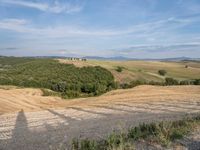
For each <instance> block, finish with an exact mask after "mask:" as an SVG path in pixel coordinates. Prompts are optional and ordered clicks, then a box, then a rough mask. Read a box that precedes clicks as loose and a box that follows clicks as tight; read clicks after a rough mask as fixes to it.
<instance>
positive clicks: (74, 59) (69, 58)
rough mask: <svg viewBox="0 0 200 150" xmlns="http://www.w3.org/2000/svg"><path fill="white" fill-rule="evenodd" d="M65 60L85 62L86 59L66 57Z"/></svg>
mask: <svg viewBox="0 0 200 150" xmlns="http://www.w3.org/2000/svg"><path fill="white" fill-rule="evenodd" d="M67 59H68V60H72V61H87V59H86V58H77V57H68V58H67Z"/></svg>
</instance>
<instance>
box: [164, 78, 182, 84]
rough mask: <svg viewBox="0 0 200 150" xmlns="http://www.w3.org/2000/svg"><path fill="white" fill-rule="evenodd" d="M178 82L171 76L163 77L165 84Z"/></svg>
mask: <svg viewBox="0 0 200 150" xmlns="http://www.w3.org/2000/svg"><path fill="white" fill-rule="evenodd" d="M178 84H179V82H178V81H177V80H175V79H173V78H165V85H178Z"/></svg>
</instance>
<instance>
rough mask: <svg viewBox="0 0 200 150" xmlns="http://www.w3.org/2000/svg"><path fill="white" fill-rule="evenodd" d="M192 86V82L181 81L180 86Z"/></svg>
mask: <svg viewBox="0 0 200 150" xmlns="http://www.w3.org/2000/svg"><path fill="white" fill-rule="evenodd" d="M190 84H192V82H191V81H189V80H183V81H180V85H190Z"/></svg>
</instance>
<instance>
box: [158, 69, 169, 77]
mask: <svg viewBox="0 0 200 150" xmlns="http://www.w3.org/2000/svg"><path fill="white" fill-rule="evenodd" d="M158 74H159V75H161V76H165V75H166V74H167V71H166V70H158Z"/></svg>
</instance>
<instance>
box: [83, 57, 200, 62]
mask: <svg viewBox="0 0 200 150" xmlns="http://www.w3.org/2000/svg"><path fill="white" fill-rule="evenodd" d="M83 58H86V59H96V60H119V61H126V60H143V61H188V60H192V61H193V60H195V61H200V58H190V57H174V58H162V59H157V58H155V59H152V58H140V59H139V58H128V57H123V56H116V57H98V56H86V57H83Z"/></svg>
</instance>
